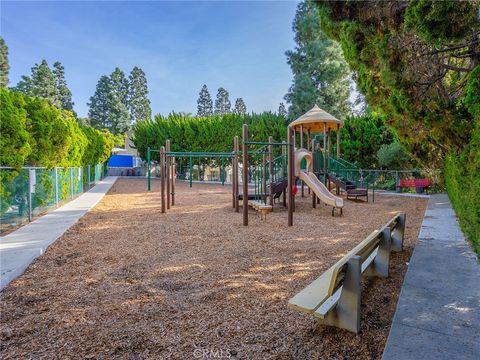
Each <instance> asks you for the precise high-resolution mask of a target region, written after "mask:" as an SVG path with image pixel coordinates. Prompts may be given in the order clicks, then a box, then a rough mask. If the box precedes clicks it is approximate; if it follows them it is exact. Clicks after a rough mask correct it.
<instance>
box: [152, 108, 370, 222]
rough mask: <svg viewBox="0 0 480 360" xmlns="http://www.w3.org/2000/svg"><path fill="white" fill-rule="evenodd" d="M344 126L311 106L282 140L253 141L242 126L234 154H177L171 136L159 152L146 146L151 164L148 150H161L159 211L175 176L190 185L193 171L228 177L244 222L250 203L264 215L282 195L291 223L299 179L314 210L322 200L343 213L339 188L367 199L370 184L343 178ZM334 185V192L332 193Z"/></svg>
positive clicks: (170, 196)
mask: <svg viewBox="0 0 480 360" xmlns="http://www.w3.org/2000/svg"><path fill="white" fill-rule="evenodd" d="M342 125H343V123H342V121H340V120H338V119H336V118H335V117H334V116H332V115H330V114H329V113H327V112H325V111H324V110H322V109H320V108H319V107H318V106H317V105H315V106H314V107H313V108H312V109H311V110H310V111H308V112H307V113H305V114H304V115H302V116H301V117H299V118H298V119H297V120H295V121H293V122H292V123H291V124H290V125H289V126H288V127H287V141H286V142H285V141H274V140H273V138H272V137H269V138H268V141H254V140H252V139H250V138H249V133H248V125H247V124H244V125H243V129H242V143H241V149H240V142H239V137H238V136H235V138H234V139H233V151H232V152H175V151H171V143H170V140H167V141H166V143H165V146H162V147H161V148H160V149H159V150H153V149H150V148H149V149H148V159H147V162H148V164H149V165H150V158H151V157H150V153H151V152H158V153H159V165H160V180H161V190H160V194H161V212H162V213H165V212H166V211H167V210H168V209H170V207H171V206H174V205H175V180H176V179H177V178H179V179H184V180H187V179H188V181H189V183H190V187H192V184H193V179H194V177H195V171H196V177H197V179H198V180H199V181H202V180H204V179H205V178H208V179H214V178H216V179H218V180H219V181H220V182H221V183H222V185H224V184H225V182H226V179H227V177H228V178H229V179H230V181H229V182H230V183H231V184H232V207H233V208H234V209H235V211H236V212H240V210H239V209H240V201H241V205H242V208H243V209H242V214H243V225H245V226H247V225H248V216H249V210H248V209H249V207H252V208H253V209H255V210H257V211H258V212H259V213H260V215H261V217H262V218H265V217H266V214H268V213H269V212H271V211H273V209H274V204H275V200H278V201H280V198H281V197H282V195H283V201H282V204H283V206H286V207H287V214H288V215H287V216H288V226H292V225H293V213H294V211H295V192H296V184H297V182H299V184H300V191H301V196H302V197H304V196H305V185H306V186H307V189H308V193H311V196H312V207H313V208H316V206H317V204H319V203H320V202H323V203H324V204H325V205H327V206H331V207H332V216H335V214H336V213H337V210H339V214H340V215H342V214H343V207H344V200H343V198H341V197H340V196H339V195H340V192H341V191H343V192H344V193H345V194H346V196H347V198H350V197H355V198H358V197H363V196H364V197H366V198H367V201H368V184H367V188H366V189H363V188H357V186H356V185H355V184H353V183H352V182H349V181H348V180H345V179H344V178H342V177H341V171H344V170H345V168H348V167H349V166H350V165H351V164H349V163H348V162H346V161H345V160H342V159H341V158H340V128H341V127H342ZM333 132H335V134H336V141H335V145H336V156H334V155H332V142H333V141H332V134H333ZM315 133H316V134H317V135H316V136H315V135H314V134H315ZM297 138H298V140H297ZM297 144H298V145H299V146H298V147H297V146H296V145H297ZM194 158H198V163H197V165H193V159H194ZM181 159H185V160H187V159H188V167H187V166H186V165H184V166H183V167H182V166H181V164H180V163H179V164H177V160H181ZM240 159H241V163H240ZM212 165H213V166H212ZM351 166H353V165H351ZM178 170H180V171H178ZM362 183H363V182H362ZM240 184H241V185H242V192H240ZM332 187H334V189H335V192H336V195H335V194H333V193H332ZM148 190H150V169H149V171H148Z"/></svg>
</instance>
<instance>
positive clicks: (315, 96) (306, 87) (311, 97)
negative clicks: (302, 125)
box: [285, 1, 351, 119]
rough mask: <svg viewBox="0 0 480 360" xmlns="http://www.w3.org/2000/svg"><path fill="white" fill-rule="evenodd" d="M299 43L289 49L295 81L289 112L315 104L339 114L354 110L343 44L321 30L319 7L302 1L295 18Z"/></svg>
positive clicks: (292, 114)
mask: <svg viewBox="0 0 480 360" xmlns="http://www.w3.org/2000/svg"><path fill="white" fill-rule="evenodd" d="M293 30H294V32H295V42H296V47H295V50H293V51H287V52H286V55H287V62H288V64H289V65H290V67H291V68H292V72H293V84H292V86H291V87H290V89H289V91H288V93H287V94H286V95H285V100H287V102H288V103H289V104H290V107H289V116H290V117H291V118H293V119H294V118H296V117H298V116H300V115H302V114H303V113H305V112H306V111H308V110H310V109H311V108H312V107H313V106H314V105H315V104H318V106H320V107H321V108H322V109H324V110H326V111H328V112H330V113H331V114H332V115H335V116H337V117H339V118H344V117H345V116H347V115H348V114H350V112H351V104H350V103H349V101H348V98H349V93H350V84H349V76H350V72H349V69H348V65H347V63H346V61H345V59H344V57H343V53H342V50H341V48H340V46H339V45H338V44H337V43H336V42H334V41H332V40H330V39H329V38H328V37H327V36H326V35H325V34H324V33H322V31H321V30H320V16H319V11H318V9H317V8H316V7H315V6H312V5H311V4H310V2H308V1H304V2H301V3H300V4H299V5H298V7H297V13H296V15H295V19H294V22H293Z"/></svg>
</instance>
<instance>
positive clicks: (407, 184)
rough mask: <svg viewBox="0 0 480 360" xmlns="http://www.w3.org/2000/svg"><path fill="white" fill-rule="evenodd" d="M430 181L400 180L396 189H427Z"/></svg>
mask: <svg viewBox="0 0 480 360" xmlns="http://www.w3.org/2000/svg"><path fill="white" fill-rule="evenodd" d="M430 185H432V181H431V180H428V179H400V183H399V184H398V188H400V189H401V188H421V189H428V188H429V187H430Z"/></svg>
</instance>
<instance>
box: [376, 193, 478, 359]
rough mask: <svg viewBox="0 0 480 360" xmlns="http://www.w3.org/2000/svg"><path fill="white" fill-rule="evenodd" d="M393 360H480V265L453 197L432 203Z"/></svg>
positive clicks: (390, 354)
mask: <svg viewBox="0 0 480 360" xmlns="http://www.w3.org/2000/svg"><path fill="white" fill-rule="evenodd" d="M407 222H408V219H407ZM393 359H395V360H403V359H422V360H430V359H432V360H433V359H435V360H440V359H448V360H450V359H456V360H459V359H465V360H467V359H468V360H472V359H480V264H479V263H478V261H477V257H476V255H475V254H474V253H473V251H472V250H471V248H470V246H469V245H468V244H467V243H466V241H465V238H464V236H463V233H462V232H461V230H460V228H459V226H458V223H457V220H456V218H455V214H454V212H453V209H452V207H451V204H450V201H449V199H448V196H447V195H432V196H431V197H430V199H429V202H428V208H427V211H426V213H425V217H424V219H423V223H422V228H421V230H420V235H419V238H418V241H417V245H416V247H415V250H414V252H413V255H412V258H411V260H410V264H409V267H408V270H407V273H406V275H405V280H404V284H403V287H402V291H401V293H400V299H399V301H398V304H397V309H396V312H395V316H394V318H393V323H392V327H391V329H390V335H389V337H388V340H387V344H386V347H385V350H384V353H383V360H393Z"/></svg>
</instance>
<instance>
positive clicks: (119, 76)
mask: <svg viewBox="0 0 480 360" xmlns="http://www.w3.org/2000/svg"><path fill="white" fill-rule="evenodd" d="M110 81H111V84H112V87H113V91H114V92H115V93H116V95H117V96H118V99H119V100H120V101H121V103H122V104H123V105H125V107H127V108H128V107H129V104H128V87H129V84H128V79H127V78H126V76H125V73H124V72H123V71H122V70H120V69H119V68H118V67H117V68H115V70H114V71H113V72H112V74H111V75H110Z"/></svg>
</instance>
